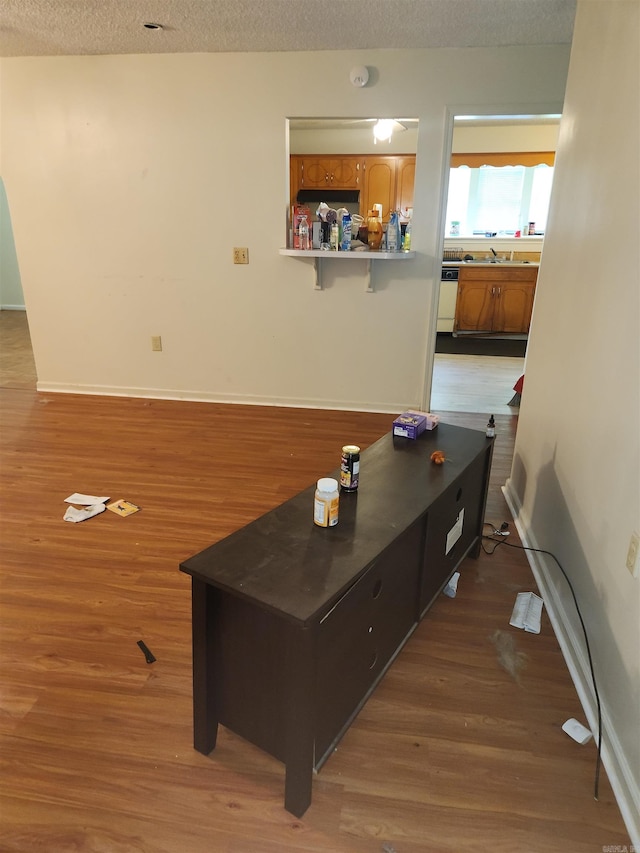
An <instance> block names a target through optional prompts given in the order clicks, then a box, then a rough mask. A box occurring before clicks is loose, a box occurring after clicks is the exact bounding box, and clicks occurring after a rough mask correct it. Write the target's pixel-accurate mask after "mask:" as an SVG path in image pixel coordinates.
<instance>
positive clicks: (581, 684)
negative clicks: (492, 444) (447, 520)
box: [502, 479, 640, 851]
mask: <svg viewBox="0 0 640 853" xmlns="http://www.w3.org/2000/svg"><path fill="white" fill-rule="evenodd" d="M502 492H503V494H504V497H505V500H506V501H507V504H508V506H509V509H510V511H511V514H512V516H513V520H514V523H515V525H516V528H517V530H518V533H519V535H520V539H521V540H522V544H523V545H524V546H525V547H528V548H538V549H539V548H541V547H542V546H540V545H539V544H537V542H536V539H535V536H534V535H533V533H532V531H531V529H530V523H529V519H527V518H526V516H525V513H524V512H523V508H522V505H521V504H520V501H519V499H518V496H517V495H516V493H515V492H514V490H513V487H512V482H511V480H510V479H509V480H507V482H506V484H505V485H504V486H503V488H502ZM525 554H526V555H527V559H528V560H529V564H530V566H531V571H532V572H533V576H534V578H535V580H536V583H537V584H538V588H539V590H540V594H541V595H542V598H543V599H544V604H545V607H546V609H547V613H548V614H549V619H550V620H551V625H552V627H553V630H554V633H555V635H556V637H557V639H558V643H559V645H560V650H561V651H562V654H563V657H564V659H565V661H566V664H567V667H568V669H569V673H570V675H571V678H572V680H573V683H574V686H575V688H576V692H577V693H578V698H579V699H580V703H581V704H582V708H583V710H584V713H585V716H586V718H587V720H588V721H589V726H590V728H591V731H592V732H597V731H598V712H597V704H596V698H595V693H594V690H593V682H592V679H591V672H590V669H589V664H588V659H587V657H586V655H585V653H584V651H583V649H584V638H583V636H582V635H579V634H577V633H576V631H575V624H576V623H575V614H574V613H571V614H569V613H567V611H566V609H565V605H564V602H563V601H562V600H561V599H560V598H559V597H558V595H557V593H556V588H555V586H554V584H553V583H552V582H551V578H552V577H553V575H555V574H557V567H556V566H555V564H552V561H551V560H550V558H548V557H547V556H546V555H545V554H539V553H536V552H533V551H525ZM600 708H601V714H602V750H601V754H602V764H603V766H604V768H605V770H606V771H607V776H608V777H609V781H610V783H611V787H612V789H613V793H614V795H615V798H616V801H617V803H618V806H619V808H620V813H621V814H622V819H623V820H624V823H625V826H626V827H627V831H628V833H629V837H630V840H631V843H632V845H633V847H635V849H636V850H638V851H640V789H639V788H638V784H637V783H636V781H635V779H634V778H633V774H632V773H631V768H630V767H629V763H628V762H627V759H626V756H625V754H624V750H623V748H622V744H621V743H620V739H619V737H618V735H617V732H616V731H615V729H614V727H613V725H612V723H611V718H610V716H609V714H608V713H607V703H606V701H605V700H603V697H602V696H600Z"/></svg>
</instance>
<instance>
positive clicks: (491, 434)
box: [487, 415, 496, 438]
mask: <svg viewBox="0 0 640 853" xmlns="http://www.w3.org/2000/svg"><path fill="white" fill-rule="evenodd" d="M495 437H496V420H495V418H494V417H493V415H491V417H490V418H489V423H488V424H487V438H495Z"/></svg>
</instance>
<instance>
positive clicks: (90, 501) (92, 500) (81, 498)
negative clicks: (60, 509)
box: [64, 492, 109, 506]
mask: <svg viewBox="0 0 640 853" xmlns="http://www.w3.org/2000/svg"><path fill="white" fill-rule="evenodd" d="M108 500H109V496H108V495H107V497H105V498H98V497H96V496H95V495H83V494H82V493H81V492H74V493H73V494H72V495H69V497H68V498H65V499H64V502H65V503H66V504H80V505H81V506H93V505H94V504H106V502H107V501H108Z"/></svg>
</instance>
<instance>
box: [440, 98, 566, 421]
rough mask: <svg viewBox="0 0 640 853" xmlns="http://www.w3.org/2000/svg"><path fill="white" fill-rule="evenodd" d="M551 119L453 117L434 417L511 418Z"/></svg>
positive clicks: (554, 118)
mask: <svg viewBox="0 0 640 853" xmlns="http://www.w3.org/2000/svg"><path fill="white" fill-rule="evenodd" d="M559 122H560V116H559V114H545V115H515V114H514V115H481V116H479V115H476V116H463V115H453V116H452V117H451V128H450V130H451V137H450V138H451V160H450V166H449V170H448V172H447V175H446V176H445V181H444V185H445V187H444V193H445V195H444V198H443V205H442V210H443V215H442V222H443V226H442V228H443V233H442V243H441V245H442V248H443V251H442V261H443V264H442V276H441V280H440V286H439V294H438V300H437V306H438V318H437V333H436V339H435V345H434V354H433V364H432V374H431V396H430V404H429V408H430V409H431V410H432V411H435V412H437V411H457V412H474V413H478V412H482V413H494V414H505V415H506V414H512V415H514V414H515V415H517V414H518V402H519V393H518V391H517V390H516V386H517V387H520V385H521V377H522V376H523V375H524V364H525V358H526V345H527V340H528V334H529V326H530V317H531V309H532V307H533V299H534V296H535V280H536V276H537V266H538V264H539V261H540V256H541V253H542V245H543V240H544V232H545V229H546V218H547V210H548V205H549V197H550V192H551V182H552V178H553V162H554V156H555V149H556V145H557V134H558V129H559ZM529 231H530V232H531V233H529ZM477 270H479V272H475V271H477ZM503 281H504V282H505V283H506V287H505V286H503V284H502V282H503Z"/></svg>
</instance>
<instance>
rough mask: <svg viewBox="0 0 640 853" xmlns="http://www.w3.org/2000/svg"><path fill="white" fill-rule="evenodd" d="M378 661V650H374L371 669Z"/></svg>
mask: <svg viewBox="0 0 640 853" xmlns="http://www.w3.org/2000/svg"><path fill="white" fill-rule="evenodd" d="M377 662H378V652H374V653H373V654H372V655H371V663H370V664H369V669H373V668H374V666H375V665H376V663H377Z"/></svg>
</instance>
